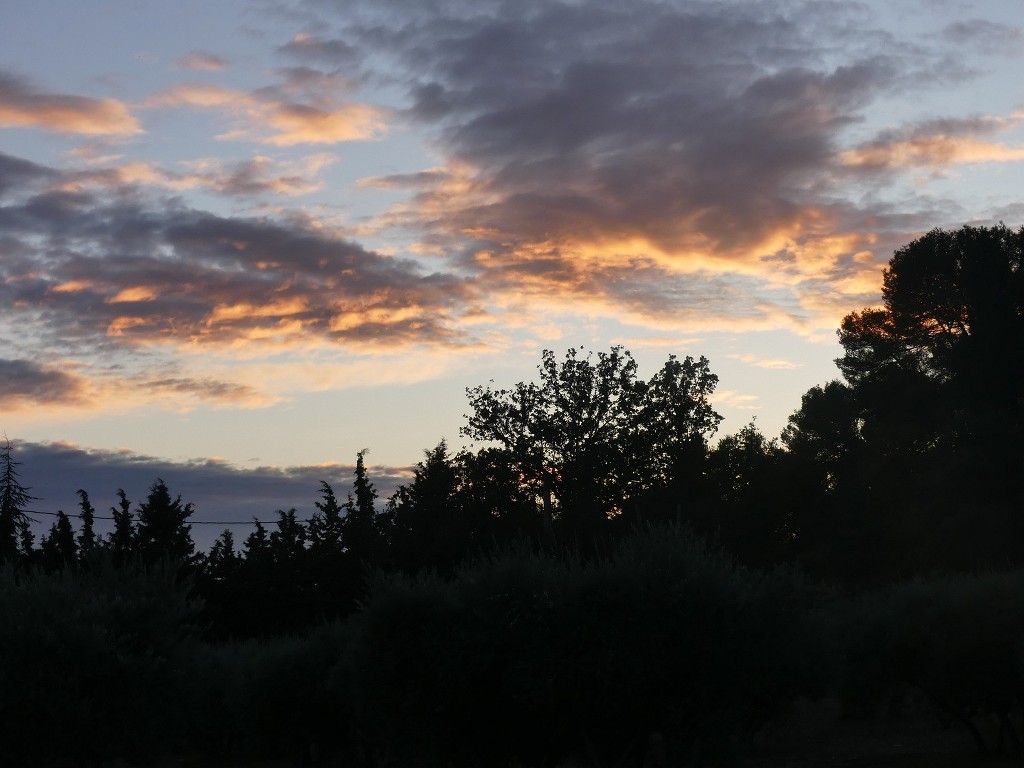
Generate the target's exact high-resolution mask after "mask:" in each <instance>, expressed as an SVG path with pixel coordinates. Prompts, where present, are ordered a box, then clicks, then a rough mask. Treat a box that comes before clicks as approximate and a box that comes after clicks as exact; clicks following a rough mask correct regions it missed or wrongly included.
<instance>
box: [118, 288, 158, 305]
mask: <svg viewBox="0 0 1024 768" xmlns="http://www.w3.org/2000/svg"><path fill="white" fill-rule="evenodd" d="M156 297H157V293H156V291H154V290H153V289H152V288H147V287H145V286H141V285H139V286H133V287H131V288H123V289H121V290H120V291H118V292H117V294H116V295H115V296H111V297H110V298H109V299H107V303H108V304H123V303H127V302H132V301H152V300H153V299H155V298H156Z"/></svg>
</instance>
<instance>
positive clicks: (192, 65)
mask: <svg viewBox="0 0 1024 768" xmlns="http://www.w3.org/2000/svg"><path fill="white" fill-rule="evenodd" d="M227 64H228V63H227V60H226V59H224V58H223V57H221V56H218V55H217V54H215V53H210V52H209V51H189V52H188V53H186V54H185V55H184V56H182V57H181V58H180V59H178V60H177V61H176V62H175V65H176V66H177V67H178V68H179V69H190V70H193V71H201V72H220V71H221V70H223V69H224V68H225V67H227Z"/></svg>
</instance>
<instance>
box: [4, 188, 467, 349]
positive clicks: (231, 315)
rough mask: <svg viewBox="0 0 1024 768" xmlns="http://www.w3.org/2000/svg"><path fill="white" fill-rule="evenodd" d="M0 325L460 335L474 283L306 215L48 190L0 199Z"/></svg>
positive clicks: (160, 334) (374, 338)
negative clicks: (330, 232)
mask: <svg viewBox="0 0 1024 768" xmlns="http://www.w3.org/2000/svg"><path fill="white" fill-rule="evenodd" d="M0 238H6V239H7V240H9V241H11V242H14V243H18V244H19V247H18V248H16V249H14V252H13V253H12V254H11V257H10V258H8V259H5V260H4V261H3V262H2V263H0V319H6V320H8V321H10V322H11V323H13V324H15V325H17V324H18V323H19V322H21V323H23V324H27V323H29V322H31V323H34V324H35V326H36V328H37V330H39V332H43V333H48V334H49V336H48V340H49V341H50V342H51V343H55V342H56V341H57V340H60V339H63V340H67V339H72V340H76V339H77V340H79V341H82V340H87V341H88V340H91V341H92V342H93V343H95V344H121V345H129V346H130V345H131V344H132V343H133V342H134V341H136V340H138V341H144V340H152V339H170V340H178V341H180V342H185V341H196V342H202V341H204V340H210V341H230V340H232V339H236V338H240V337H245V336H246V334H249V333H252V332H257V331H258V332H261V333H264V334H270V335H273V334H275V333H280V334H282V335H283V336H285V337H287V338H289V339H291V340H295V339H301V338H302V337H304V336H316V337H323V338H327V339H330V340H334V341H338V342H344V341H353V340H354V341H365V342H369V343H380V344H395V343H401V342H405V341H420V342H428V343H430V342H441V343H458V342H459V341H460V338H461V337H460V335H459V333H458V332H457V331H456V330H454V323H453V320H454V319H455V318H456V317H457V316H458V314H459V312H460V311H461V308H462V306H463V305H464V304H465V303H466V301H467V298H468V297H469V296H470V294H471V292H472V288H471V285H470V284H469V283H468V282H466V281H465V280H462V279H460V278H457V277H454V276H451V275H445V274H439V273H434V274H428V273H425V272H424V271H423V270H422V269H421V268H420V267H419V266H418V265H417V264H416V263H415V262H412V261H408V260H402V259H398V258H391V257H386V256H382V255H380V254H377V253H374V252H372V251H368V250H365V249H363V248H362V247H360V246H359V245H357V244H354V243H352V242H348V241H344V240H340V239H334V238H332V237H330V236H327V235H324V234H321V233H319V232H316V231H314V230H312V229H309V228H307V227H306V226H304V225H303V224H301V223H296V222H288V221H278V220H272V219H243V218H229V217H221V216H216V215H213V214H208V213H202V212H198V211H195V210H192V209H188V208H185V207H183V206H182V205H181V204H180V203H175V202H174V201H173V200H166V201H162V204H161V205H154V204H152V203H146V202H145V201H143V200H142V199H141V197H140V196H139V195H138V193H137V191H136V192H133V191H132V190H130V189H129V190H119V189H115V190H114V194H113V195H109V194H104V193H103V191H102V190H97V191H95V192H92V193H89V192H64V191H56V190H55V191H44V192H40V193H38V194H31V193H30V194H28V195H25V196H23V197H22V198H21V199H19V200H16V201H11V202H10V203H9V204H8V205H6V206H3V207H0Z"/></svg>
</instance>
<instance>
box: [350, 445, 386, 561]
mask: <svg viewBox="0 0 1024 768" xmlns="http://www.w3.org/2000/svg"><path fill="white" fill-rule="evenodd" d="M367 453H369V451H368V450H367V449H365V448H364V449H363V450H361V451H359V453H357V454H356V471H355V475H356V481H355V483H354V484H353V490H354V491H355V498H352V494H349V496H348V501H347V502H345V511H346V515H345V520H344V524H343V526H342V545H343V546H344V548H345V549H346V550H347V551H348V552H349V553H350V554H351V555H352V556H353V557H354V558H355V559H356V560H359V561H364V562H369V561H372V560H373V559H374V556H375V555H376V554H377V550H378V546H377V545H378V542H379V538H380V537H379V532H378V530H377V520H376V517H377V511H376V510H375V509H374V501H375V500H376V498H377V489H376V488H374V487H373V483H372V482H371V481H370V479H369V477H368V476H367V472H366V465H365V463H364V457H365V456H366V454H367Z"/></svg>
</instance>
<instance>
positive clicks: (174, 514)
mask: <svg viewBox="0 0 1024 768" xmlns="http://www.w3.org/2000/svg"><path fill="white" fill-rule="evenodd" d="M192 512H193V508H192V504H182V503H181V496H180V495H179V496H178V497H177V498H175V499H173V500H172V499H171V492H170V491H169V490H168V489H167V484H166V483H164V481H163V480H161V479H160V478H157V481H156V482H155V483H153V486H152V487H151V488H150V489H149V496H148V497H147V498H146V500H145V501H144V502H143V503H141V504H139V508H138V517H139V528H138V539H139V552H140V553H141V554H142V559H143V561H144V562H146V563H149V564H152V563H156V562H158V561H160V560H162V559H164V558H168V559H170V560H172V561H176V562H185V561H187V560H189V559H190V558H191V557H192V555H193V553H194V552H195V548H196V545H195V542H193V541H192V535H191V532H192V526H190V525H186V524H185V521H186V520H187V519H188V518H189V517H191V515H192Z"/></svg>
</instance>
